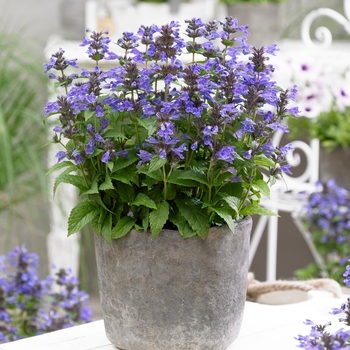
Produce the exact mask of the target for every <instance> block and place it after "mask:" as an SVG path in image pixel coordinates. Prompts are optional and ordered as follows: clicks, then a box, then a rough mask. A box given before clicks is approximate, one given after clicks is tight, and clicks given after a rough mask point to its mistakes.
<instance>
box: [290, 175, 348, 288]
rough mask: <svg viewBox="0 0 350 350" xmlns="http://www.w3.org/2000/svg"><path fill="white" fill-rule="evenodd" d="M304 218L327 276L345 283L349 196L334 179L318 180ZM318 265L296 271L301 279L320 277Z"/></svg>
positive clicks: (305, 209) (302, 217)
mask: <svg viewBox="0 0 350 350" xmlns="http://www.w3.org/2000/svg"><path fill="white" fill-rule="evenodd" d="M301 219H302V222H303V224H304V225H305V227H306V228H307V230H308V231H309V232H310V233H311V235H312V239H313V242H314V245H315V247H316V250H317V252H318V253H319V254H320V255H321V256H322V258H323V260H324V261H325V267H326V270H327V273H328V275H329V276H330V277H331V278H333V279H335V280H337V281H338V282H339V283H342V280H343V277H342V274H343V271H344V266H345V264H346V262H347V259H348V257H349V256H350V245H349V243H350V194H349V192H348V191H347V190H346V189H345V188H342V187H339V186H338V185H337V183H336V181H335V180H334V179H330V180H328V181H326V182H321V181H318V182H317V183H316V190H315V192H313V193H311V194H310V195H308V196H307V199H306V204H305V206H304V208H303V211H302V213H301ZM320 273H321V271H320V268H319V267H318V266H317V264H315V263H311V264H310V265H309V266H307V267H306V268H303V269H299V270H297V271H296V274H297V276H298V277H300V278H312V277H321V275H320Z"/></svg>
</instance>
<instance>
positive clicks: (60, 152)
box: [56, 151, 68, 163]
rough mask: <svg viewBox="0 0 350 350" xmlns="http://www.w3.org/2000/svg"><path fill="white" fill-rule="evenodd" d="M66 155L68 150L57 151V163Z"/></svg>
mask: <svg viewBox="0 0 350 350" xmlns="http://www.w3.org/2000/svg"><path fill="white" fill-rule="evenodd" d="M67 156H68V152H64V151H59V152H57V153H56V158H57V163H59V162H61V161H62V160H63V159H64V158H66V157H67Z"/></svg>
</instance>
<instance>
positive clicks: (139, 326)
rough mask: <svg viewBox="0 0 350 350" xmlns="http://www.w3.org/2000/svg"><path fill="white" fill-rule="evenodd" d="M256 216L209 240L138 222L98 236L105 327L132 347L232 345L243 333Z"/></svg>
mask: <svg viewBox="0 0 350 350" xmlns="http://www.w3.org/2000/svg"><path fill="white" fill-rule="evenodd" d="M251 226H252V220H251V218H250V217H248V218H246V219H244V220H242V221H241V222H239V223H238V224H236V229H235V233H234V234H232V232H230V230H229V229H228V227H227V226H223V227H215V228H211V229H210V232H209V234H208V237H207V239H206V240H205V241H203V240H202V239H201V238H199V237H192V238H189V239H187V240H183V239H182V238H181V236H180V235H179V233H178V232H177V231H171V230H163V231H162V232H161V233H160V235H159V236H158V237H157V238H156V239H154V240H152V238H151V235H150V234H149V233H147V232H144V231H136V230H132V231H131V232H129V233H128V234H127V235H126V236H124V237H123V238H121V239H118V240H114V241H113V245H109V244H108V243H107V242H106V241H105V240H104V239H103V238H102V237H98V236H96V238H95V249H96V260H97V270H98V282H99V289H100V300H101V306H102V312H103V319H104V323H105V329H106V335H107V337H108V339H109V340H110V341H111V343H112V344H114V345H115V346H116V347H117V348H119V349H125V350H141V349H142V350H225V349H227V347H228V346H229V345H230V344H231V343H232V342H233V341H234V340H235V339H236V338H237V336H238V333H239V330H240V327H241V322H242V317H243V310H244V303H245V299H246V288H247V274H248V265H249V264H248V259H249V238H250V232H251Z"/></svg>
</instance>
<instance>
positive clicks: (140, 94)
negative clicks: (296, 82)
mask: <svg viewBox="0 0 350 350" xmlns="http://www.w3.org/2000/svg"><path fill="white" fill-rule="evenodd" d="M88 33H89V35H90V36H89V37H86V38H85V39H84V41H83V43H82V44H81V45H82V46H83V47H86V53H87V55H88V57H89V58H90V59H91V61H92V63H93V68H92V69H90V70H88V69H86V68H84V67H81V68H78V62H77V60H76V59H68V58H66V57H65V52H64V50H63V49H59V50H58V51H57V52H56V53H54V54H53V55H52V56H51V58H50V61H49V63H47V64H44V67H45V72H46V73H48V76H49V78H50V79H52V80H53V81H54V82H55V87H56V89H57V93H58V96H57V99H56V100H55V101H51V102H48V103H47V104H46V107H45V115H46V118H48V117H51V116H55V117H56V118H57V125H56V126H55V127H54V129H53V131H54V136H53V142H54V143H58V144H60V145H61V146H62V150H61V151H59V152H58V153H57V155H56V157H57V162H58V163H57V164H55V165H54V166H53V167H52V168H51V170H50V171H49V173H52V172H54V171H57V170H61V173H60V175H59V176H58V177H57V178H56V181H55V184H54V191H56V189H57V186H58V185H59V184H60V183H69V184H72V185H74V186H76V187H77V188H78V189H79V191H80V195H81V197H82V200H81V201H80V202H79V203H78V204H77V206H76V207H75V208H73V210H72V212H71V214H70V217H69V219H68V234H73V233H74V232H76V231H78V230H80V229H81V228H82V227H83V226H84V225H86V224H88V223H91V224H92V226H93V228H94V230H95V232H96V233H97V234H98V235H100V234H102V235H103V236H104V238H105V239H106V240H107V241H109V242H111V240H112V239H116V238H120V237H123V236H124V235H126V234H127V233H128V232H129V231H130V230H131V229H132V228H136V229H138V230H140V229H143V230H145V231H148V230H150V231H151V233H152V237H153V238H155V237H156V236H157V235H158V234H159V233H160V231H161V230H162V228H163V227H167V228H170V229H177V230H178V231H179V232H180V234H181V235H182V237H183V238H189V237H192V236H195V235H198V236H200V237H201V238H203V239H205V237H206V236H207V233H208V229H209V227H210V226H213V225H222V224H225V223H226V224H228V225H229V227H230V228H231V230H232V231H233V230H234V222H235V220H240V219H241V218H243V217H244V216H247V215H251V214H262V215H274V214H273V213H272V212H271V211H269V210H267V209H265V208H262V207H260V206H259V202H260V198H261V196H262V195H265V196H269V191H270V185H272V184H273V183H274V182H275V179H276V178H278V177H281V176H282V175H283V173H290V169H289V167H290V166H289V164H287V162H286V153H287V152H288V151H289V149H290V147H289V146H285V147H277V146H275V145H273V144H272V137H273V135H274V133H275V132H277V131H281V132H287V127H286V126H285V124H284V123H283V119H284V118H285V117H287V116H289V115H290V114H297V113H298V108H297V107H293V108H290V107H289V105H288V103H289V101H290V100H293V99H294V98H295V95H296V92H297V91H296V87H295V86H291V88H290V89H289V90H286V91H284V90H282V89H280V88H279V87H278V86H277V85H276V83H275V82H274V81H272V80H271V78H270V75H271V72H273V70H274V68H273V66H272V65H270V64H269V61H268V60H269V56H270V55H275V52H276V50H277V48H276V45H271V46H266V47H262V48H256V47H252V46H250V45H249V44H248V43H247V41H246V35H247V34H249V33H248V31H247V26H240V25H238V22H237V20H236V19H235V18H232V17H227V18H226V19H225V21H223V22H218V21H212V22H209V23H203V22H202V21H201V20H200V19H199V18H193V19H190V20H186V21H185V27H183V28H181V27H180V24H179V23H178V22H171V23H169V24H166V25H163V26H156V25H151V26H141V28H140V29H139V30H138V32H137V33H132V32H124V33H123V36H122V37H121V38H120V39H118V40H117V42H116V44H113V45H111V42H110V39H109V37H108V36H107V32H98V33H96V32H91V31H88ZM180 33H184V35H186V36H187V38H188V39H187V41H186V40H185V39H184V38H183V37H182V36H181V35H180ZM113 62H114V63H113ZM263 172H265V174H266V176H263Z"/></svg>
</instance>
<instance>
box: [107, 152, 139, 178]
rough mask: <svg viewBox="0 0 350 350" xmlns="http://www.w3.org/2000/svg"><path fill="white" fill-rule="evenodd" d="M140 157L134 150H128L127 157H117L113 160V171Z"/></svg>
mask: <svg viewBox="0 0 350 350" xmlns="http://www.w3.org/2000/svg"><path fill="white" fill-rule="evenodd" d="M139 160H140V158H139V156H138V155H137V154H136V152H131V151H130V152H129V153H128V158H125V157H119V158H118V159H117V160H116V161H115V162H114V167H113V173H115V172H117V171H118V170H121V169H124V168H126V167H128V166H129V165H131V164H133V163H135V162H137V161H139Z"/></svg>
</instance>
